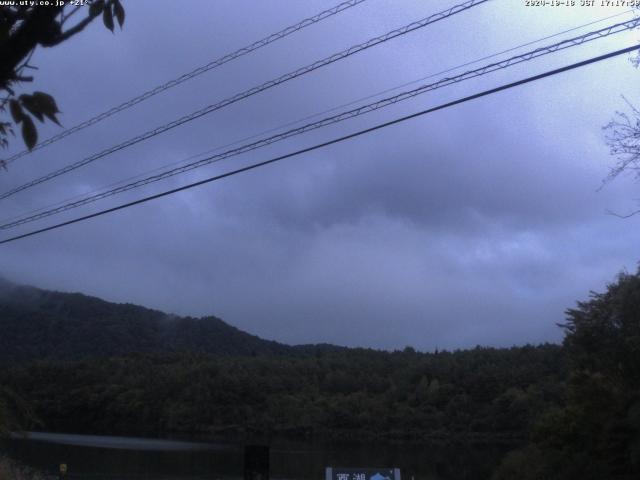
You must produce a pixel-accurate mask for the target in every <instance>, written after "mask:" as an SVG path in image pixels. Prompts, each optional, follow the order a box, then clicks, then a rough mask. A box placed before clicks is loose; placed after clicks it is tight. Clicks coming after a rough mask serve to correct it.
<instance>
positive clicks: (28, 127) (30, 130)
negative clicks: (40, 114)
mask: <svg viewBox="0 0 640 480" xmlns="http://www.w3.org/2000/svg"><path fill="white" fill-rule="evenodd" d="M22 139H23V140H24V143H25V144H26V145H27V148H28V149H29V150H32V149H33V147H35V146H36V143H38V131H37V130H36V126H35V125H34V124H33V120H31V117H27V116H26V115H25V116H24V118H23V119H22Z"/></svg>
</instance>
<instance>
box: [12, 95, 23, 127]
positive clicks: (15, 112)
mask: <svg viewBox="0 0 640 480" xmlns="http://www.w3.org/2000/svg"><path fill="white" fill-rule="evenodd" d="M9 109H10V110H11V117H13V121H14V122H16V123H20V122H21V121H22V119H23V118H24V117H25V115H24V112H23V111H22V107H21V106H20V103H19V102H18V101H17V100H14V99H12V100H9Z"/></svg>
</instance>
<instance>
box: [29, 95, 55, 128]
mask: <svg viewBox="0 0 640 480" xmlns="http://www.w3.org/2000/svg"><path fill="white" fill-rule="evenodd" d="M32 98H33V99H34V101H35V102H36V104H37V105H38V111H40V112H42V113H43V114H44V115H45V116H46V117H47V118H48V119H49V120H51V121H52V122H55V123H57V124H58V125H60V122H59V121H58V119H57V118H56V113H59V112H60V110H58V105H56V101H55V99H54V98H53V97H52V96H51V95H49V94H48V93H44V92H33V95H32ZM60 126H62V125H60Z"/></svg>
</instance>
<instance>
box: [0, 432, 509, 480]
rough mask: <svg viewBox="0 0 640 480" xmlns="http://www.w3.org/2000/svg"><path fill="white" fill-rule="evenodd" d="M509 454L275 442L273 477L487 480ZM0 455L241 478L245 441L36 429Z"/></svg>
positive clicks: (92, 473) (105, 469)
mask: <svg viewBox="0 0 640 480" xmlns="http://www.w3.org/2000/svg"><path fill="white" fill-rule="evenodd" d="M506 450H507V448H505V447H499V446H496V447H487V446H482V447H479V446H470V445H464V444H457V445H450V446H447V447H444V446H435V445H425V444H415V443H410V444H407V443H386V444H383V443H374V444H372V443H353V442H352V443H311V442H292V441H286V440H282V441H272V442H271V445H270V463H271V477H272V478H276V479H317V480H321V479H324V469H325V467H327V466H340V467H376V468H377V467H381V468H382V467H399V468H400V469H401V474H402V479H403V480H411V478H412V477H413V478H414V479H415V480H483V479H488V478H489V477H490V472H491V471H492V470H493V468H495V466H496V464H497V463H498V462H499V460H500V458H501V457H502V455H503V454H504V452H505V451H506ZM0 451H1V452H3V453H4V454H6V455H8V456H9V457H11V458H14V459H15V460H18V461H20V462H22V463H24V464H26V465H28V466H31V467H34V468H37V469H39V470H41V471H44V472H48V473H51V474H54V473H56V472H57V471H58V465H59V464H60V463H66V464H67V465H68V475H67V477H68V478H69V479H70V480H71V479H80V478H86V479H88V480H91V479H95V480H115V479H128V480H138V479H140V480H142V479H167V480H168V479H171V480H177V479H196V478H198V479H204V478H208V479H221V480H224V479H238V478H242V474H243V466H244V463H243V452H244V445H243V444H241V443H206V442H190V441H189V442H187V441H176V440H158V439H146V438H131V437H108V436H93V435H67V434H53V433H35V432H32V433H30V434H28V437H27V438H15V437H14V438H12V439H9V440H5V441H3V442H2V444H1V447H0Z"/></svg>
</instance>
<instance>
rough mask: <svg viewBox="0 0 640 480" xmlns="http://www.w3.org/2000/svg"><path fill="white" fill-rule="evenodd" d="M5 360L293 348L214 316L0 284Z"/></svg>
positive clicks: (0, 343) (0, 355)
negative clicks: (198, 316) (179, 314)
mask: <svg viewBox="0 0 640 480" xmlns="http://www.w3.org/2000/svg"><path fill="white" fill-rule="evenodd" d="M0 332H2V333H1V334H0V361H4V362H7V361H25V360H34V359H51V358H55V359H58V360H61V359H63V360H67V359H68V360H77V359H81V358H85V357H109V356H114V355H126V354H130V353H187V352H192V353H204V354H221V355H262V354H291V353H295V352H297V351H306V350H309V349H325V350H326V349H340V348H343V347H337V346H329V345H317V346H316V345H300V346H290V345H285V344H283V343H279V342H276V341H273V340H265V339H262V338H260V337H258V336H256V335H252V334H250V333H248V332H244V331H242V330H240V329H238V328H236V327H234V326H232V325H230V324H228V323H226V322H224V321H223V320H221V319H220V318H218V317H215V316H205V317H200V318H194V317H190V316H185V317H182V316H178V315H174V314H168V313H165V312H162V311H160V310H154V309H150V308H147V307H143V306H139V305H134V304H132V303H115V302H109V301H106V300H103V299H101V298H98V297H94V296H89V295H85V294H82V293H78V292H74V293H68V292H58V291H51V290H44V289H40V288H36V287H32V286H27V285H17V284H15V283H12V282H10V281H7V280H5V279H3V278H1V277H0Z"/></svg>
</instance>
